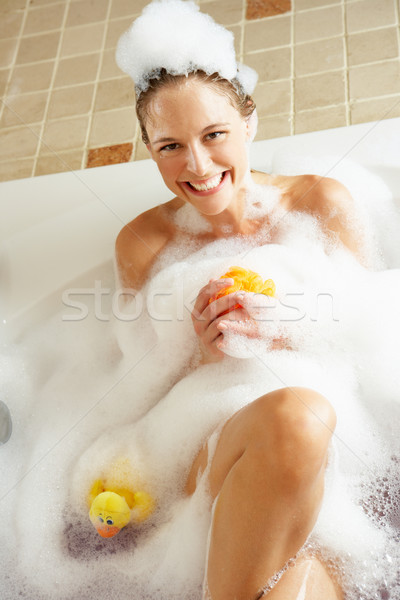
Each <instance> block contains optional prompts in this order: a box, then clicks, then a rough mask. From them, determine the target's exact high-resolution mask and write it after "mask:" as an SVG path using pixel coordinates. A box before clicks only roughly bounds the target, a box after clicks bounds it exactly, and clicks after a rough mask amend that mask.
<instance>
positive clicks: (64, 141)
mask: <svg viewBox="0 0 400 600" xmlns="http://www.w3.org/2000/svg"><path fill="white" fill-rule="evenodd" d="M88 122H89V117H75V118H73V119H64V120H63V121H48V122H47V123H46V125H45V128H44V132H43V139H42V145H41V147H40V152H41V154H45V153H52V152H58V151H59V150H70V149H72V148H83V146H84V144H85V140H86V130H87V127H88Z"/></svg>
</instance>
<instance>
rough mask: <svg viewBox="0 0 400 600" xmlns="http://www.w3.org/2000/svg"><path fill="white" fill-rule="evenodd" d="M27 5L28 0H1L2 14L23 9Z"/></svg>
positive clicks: (0, 8) (0, 10) (0, 12)
mask: <svg viewBox="0 0 400 600" xmlns="http://www.w3.org/2000/svg"><path fill="white" fill-rule="evenodd" d="M25 6H26V0H1V2H0V14H2V13H8V12H10V11H11V10H21V9H22V10H23V9H24V8H25Z"/></svg>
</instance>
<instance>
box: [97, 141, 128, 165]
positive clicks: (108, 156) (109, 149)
mask: <svg viewBox="0 0 400 600" xmlns="http://www.w3.org/2000/svg"><path fill="white" fill-rule="evenodd" d="M132 148H133V144H132V143H131V142H130V143H127V144H116V145H115V146H103V148H93V149H91V150H89V153H88V158H87V164H86V167H87V168H89V169H90V168H92V167H102V166H105V165H116V164H119V163H125V162H129V160H130V158H131V155H132Z"/></svg>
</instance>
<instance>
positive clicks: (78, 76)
mask: <svg viewBox="0 0 400 600" xmlns="http://www.w3.org/2000/svg"><path fill="white" fill-rule="evenodd" d="M99 60H100V54H85V55H83V56H75V57H73V58H63V59H61V60H60V62H59V63H58V69H57V74H56V78H55V82H54V85H55V86H56V87H59V86H64V85H75V84H78V83H87V82H89V81H95V79H96V76H97V68H98V64H99Z"/></svg>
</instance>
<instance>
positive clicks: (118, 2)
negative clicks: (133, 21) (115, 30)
mask: <svg viewBox="0 0 400 600" xmlns="http://www.w3.org/2000/svg"><path fill="white" fill-rule="evenodd" d="M148 3H149V2H148V0H134V2H132V0H112V6H111V13H110V18H111V19H115V18H118V17H126V16H128V15H138V14H139V13H141V12H142V10H143V8H144V7H145V6H146V4H148Z"/></svg>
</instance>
